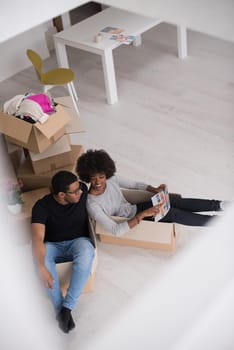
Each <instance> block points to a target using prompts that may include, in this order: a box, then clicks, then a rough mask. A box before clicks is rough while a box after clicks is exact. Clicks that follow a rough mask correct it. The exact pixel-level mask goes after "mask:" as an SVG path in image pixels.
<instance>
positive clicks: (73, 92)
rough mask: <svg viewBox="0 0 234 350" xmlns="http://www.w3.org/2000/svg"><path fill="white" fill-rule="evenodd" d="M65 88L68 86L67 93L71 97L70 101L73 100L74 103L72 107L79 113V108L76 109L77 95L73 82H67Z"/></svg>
mask: <svg viewBox="0 0 234 350" xmlns="http://www.w3.org/2000/svg"><path fill="white" fill-rule="evenodd" d="M67 88H68V91H69V94H70V96H71V98H72V102H73V105H74V108H75V110H76V112H77V114H78V115H79V109H78V103H77V101H78V96H77V93H76V90H75V86H74V84H73V82H71V83H68V84H67Z"/></svg>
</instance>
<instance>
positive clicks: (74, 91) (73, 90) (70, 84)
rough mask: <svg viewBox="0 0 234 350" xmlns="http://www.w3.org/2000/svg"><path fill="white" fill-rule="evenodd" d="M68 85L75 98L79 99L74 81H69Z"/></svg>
mask: <svg viewBox="0 0 234 350" xmlns="http://www.w3.org/2000/svg"><path fill="white" fill-rule="evenodd" d="M67 85H68V90H69V89H71V91H72V94H73V96H74V98H75V100H76V101H78V95H77V93H76V88H75V85H74V83H73V81H71V82H70V83H68V84H67ZM70 95H71V94H70Z"/></svg>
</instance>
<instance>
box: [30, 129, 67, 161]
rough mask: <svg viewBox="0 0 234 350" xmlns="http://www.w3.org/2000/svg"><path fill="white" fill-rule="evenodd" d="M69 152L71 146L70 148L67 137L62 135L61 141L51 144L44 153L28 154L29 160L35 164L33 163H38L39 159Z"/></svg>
mask: <svg viewBox="0 0 234 350" xmlns="http://www.w3.org/2000/svg"><path fill="white" fill-rule="evenodd" d="M70 151H71V146H70V142H69V136H68V135H64V136H62V137H61V139H59V140H58V141H56V142H55V143H53V144H52V145H51V146H50V147H49V148H47V149H46V150H45V151H44V152H42V153H38V152H37V153H36V152H31V151H29V154H30V158H31V160H32V161H34V162H35V161H38V160H41V159H45V158H49V157H53V156H56V155H58V154H60V153H65V152H70Z"/></svg>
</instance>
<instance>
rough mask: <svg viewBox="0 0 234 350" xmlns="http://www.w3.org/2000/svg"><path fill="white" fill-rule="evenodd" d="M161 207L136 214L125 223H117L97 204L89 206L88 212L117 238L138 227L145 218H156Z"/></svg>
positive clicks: (156, 206)
mask: <svg viewBox="0 0 234 350" xmlns="http://www.w3.org/2000/svg"><path fill="white" fill-rule="evenodd" d="M160 205H161V204H158V205H155V206H152V207H151V208H149V209H146V210H144V211H142V212H140V213H138V214H136V215H135V216H134V217H133V218H132V219H129V220H127V219H126V221H124V222H116V221H115V220H114V219H112V218H111V217H110V216H109V215H107V214H106V213H105V212H104V211H103V209H102V208H101V207H100V206H99V205H98V204H96V203H92V204H90V205H88V212H89V215H90V216H91V217H92V218H93V219H94V220H95V221H97V222H98V223H100V224H101V225H102V226H103V227H104V228H105V229H106V230H107V231H109V232H111V233H112V234H113V235H115V236H122V235H124V234H125V233H127V232H128V231H129V230H130V229H131V228H133V227H135V226H137V225H138V224H139V223H140V222H141V220H143V219H144V218H145V217H150V216H155V215H156V214H157V213H158V212H159V207H160Z"/></svg>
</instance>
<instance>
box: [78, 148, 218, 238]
mask: <svg viewBox="0 0 234 350" xmlns="http://www.w3.org/2000/svg"><path fill="white" fill-rule="evenodd" d="M76 171H77V173H78V175H79V177H80V179H81V180H82V181H84V182H87V183H90V189H89V194H88V199H87V209H88V212H89V215H90V216H91V217H92V218H93V219H94V220H96V221H97V222H99V223H100V224H102V225H103V227H104V228H105V229H106V230H108V231H109V232H112V234H114V235H116V236H121V235H123V234H124V233H126V232H127V231H129V229H131V228H133V227H134V226H136V225H138V224H139V223H140V222H141V220H154V216H155V215H156V214H157V213H158V212H159V208H160V206H161V205H162V204H158V205H155V206H153V205H152V202H151V200H149V201H147V202H144V203H139V204H131V203H129V202H128V201H127V200H126V199H125V198H124V196H123V194H122V191H121V188H128V189H138V190H146V191H149V192H152V193H157V192H159V191H160V190H162V189H164V188H165V185H163V184H162V185H160V186H159V187H153V186H151V185H147V184H145V183H142V182H135V181H131V180H127V179H124V178H122V177H120V176H117V175H115V173H116V167H115V163H114V161H113V160H112V159H111V157H110V156H109V155H108V153H106V152H105V151H104V150H88V151H87V152H86V153H84V154H83V155H82V156H81V157H80V158H79V159H78V161H77V167H76ZM170 205H171V208H170V210H169V211H168V213H167V214H166V216H164V218H163V219H161V220H160V222H175V223H178V224H182V225H188V226H205V225H206V224H208V223H209V222H210V221H211V219H212V217H213V216H212V215H203V214H197V213H195V212H204V211H220V210H223V206H224V202H221V201H218V200H208V199H189V198H182V197H180V196H172V195H170ZM111 216H121V217H125V218H126V221H124V222H121V223H117V222H115V221H114V220H113V219H112V218H111Z"/></svg>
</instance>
